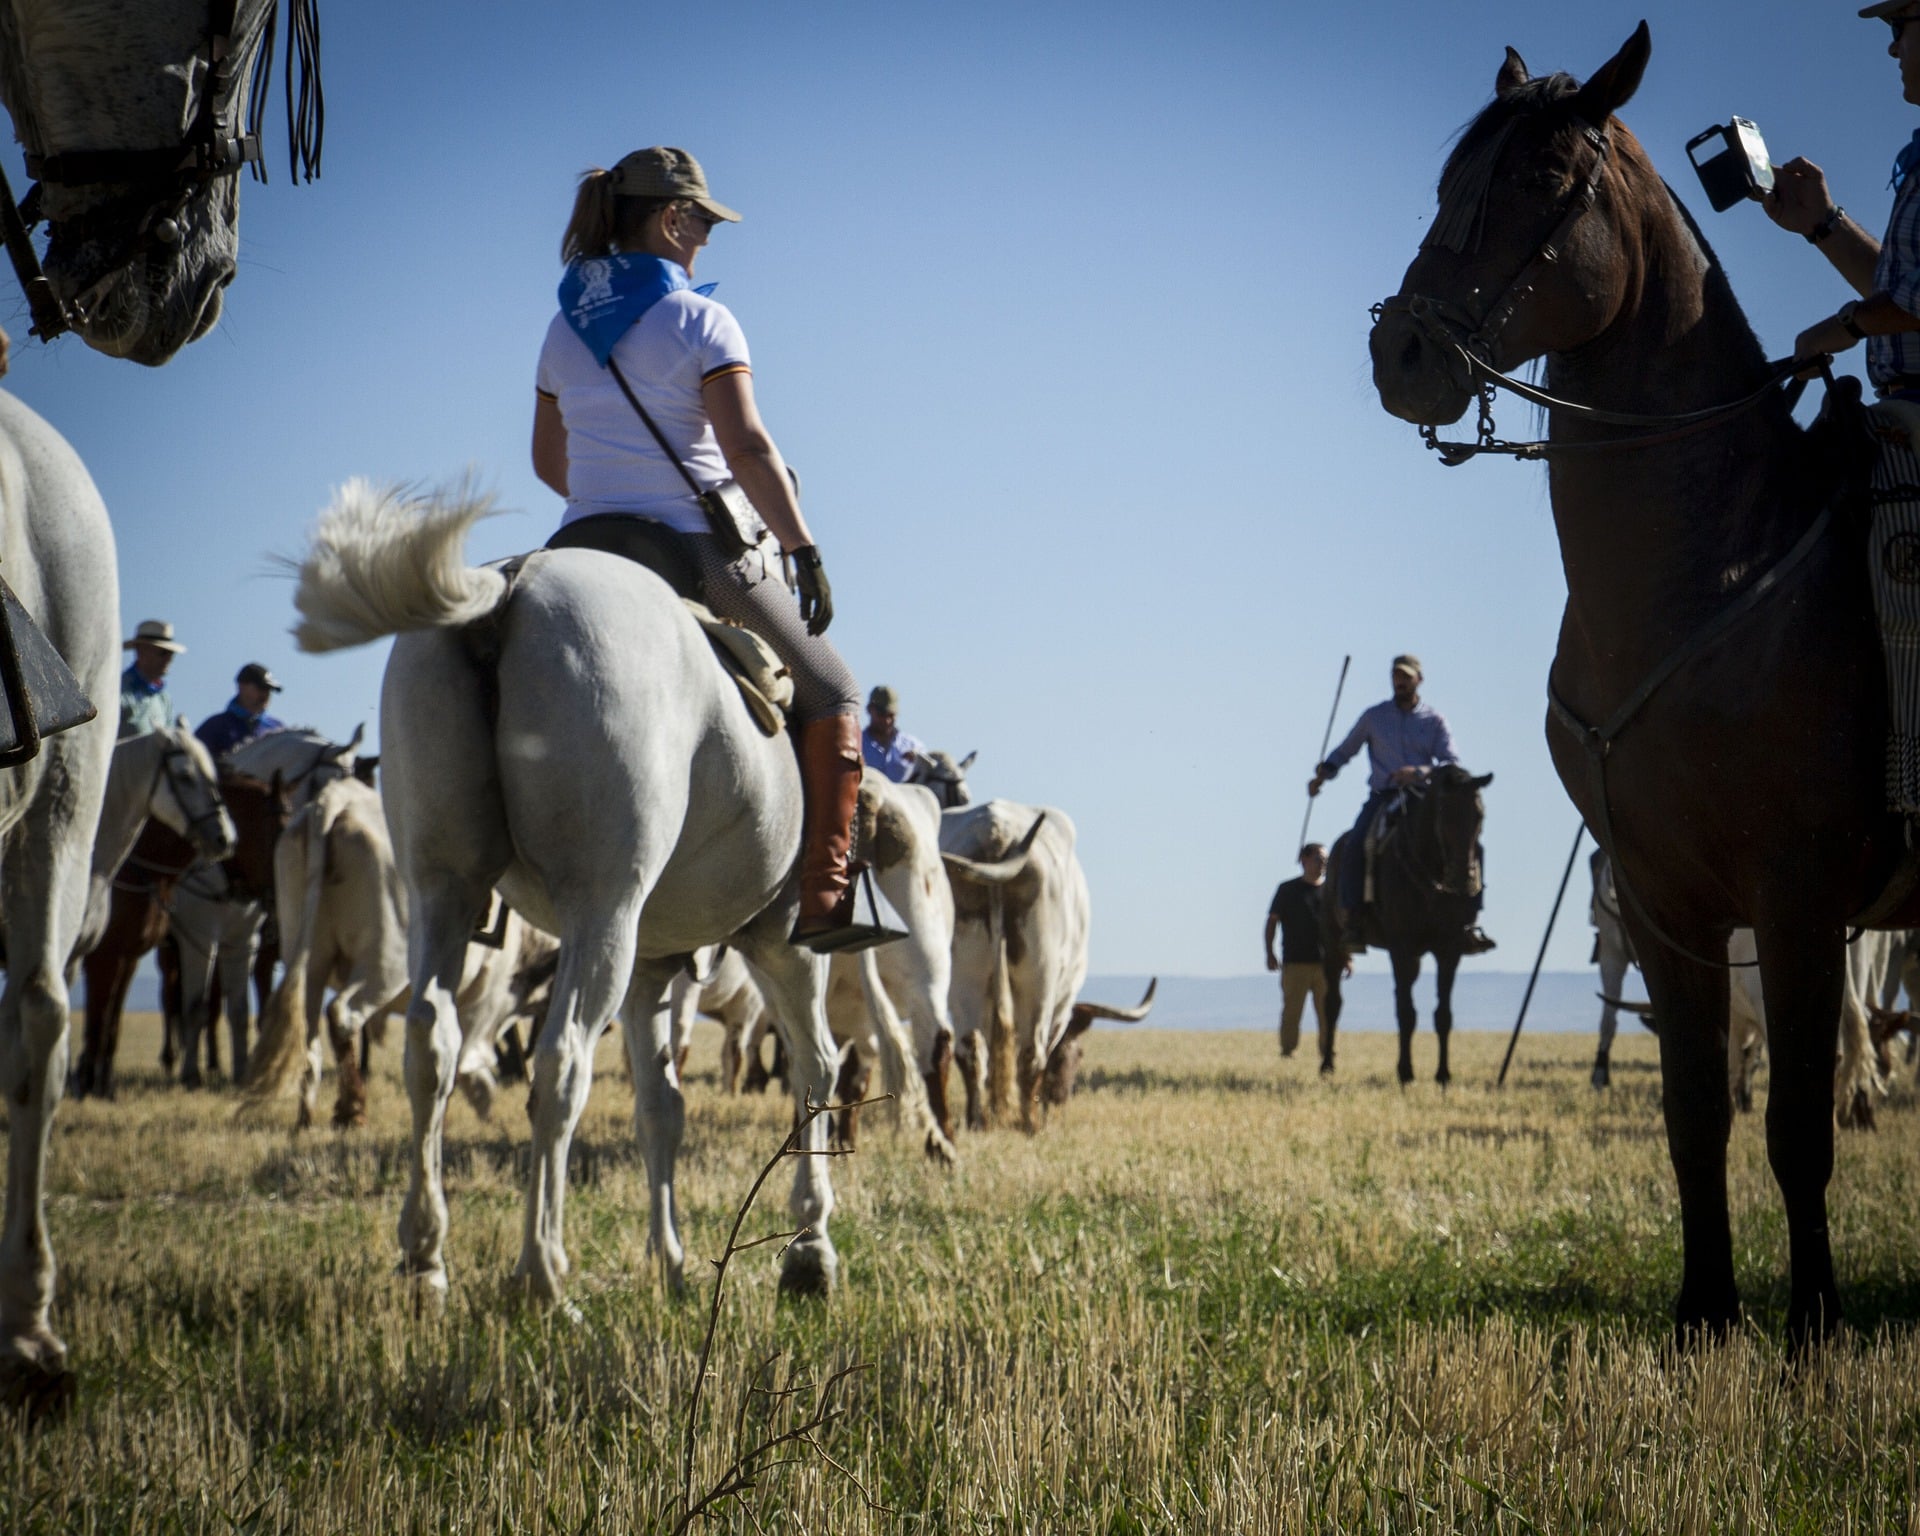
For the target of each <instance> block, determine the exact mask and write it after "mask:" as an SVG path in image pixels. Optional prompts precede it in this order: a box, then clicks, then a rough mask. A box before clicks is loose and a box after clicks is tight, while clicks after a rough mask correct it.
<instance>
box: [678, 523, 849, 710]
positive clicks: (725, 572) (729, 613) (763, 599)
mask: <svg viewBox="0 0 1920 1536" xmlns="http://www.w3.org/2000/svg"><path fill="white" fill-rule="evenodd" d="M682 537H683V538H685V539H686V541H687V547H688V548H689V549H690V550H691V551H692V553H693V556H694V558H695V559H696V560H697V561H698V562H699V565H700V581H701V585H702V586H703V587H704V588H705V590H704V591H703V592H702V594H701V599H702V601H704V602H705V603H706V605H707V606H708V607H709V608H711V609H712V610H713V611H714V612H715V613H716V614H718V615H719V616H720V617H721V618H723V619H732V620H733V621H734V622H735V623H737V624H742V625H744V626H745V627H746V628H748V629H750V630H752V631H753V632H754V633H755V634H756V635H758V636H759V637H760V638H761V639H762V640H764V641H766V642H767V644H768V645H770V646H772V647H773V649H774V653H775V654H776V655H778V656H779V658H780V659H781V661H783V662H785V663H786V667H787V671H788V672H790V673H791V674H792V675H793V718H794V720H795V721H796V722H797V723H801V724H804V723H805V722H807V721H809V720H824V719H826V717H827V716H829V715H857V714H858V713H859V712H860V685H859V684H858V683H856V682H855V681H854V680H853V673H852V672H851V671H849V670H848V669H847V664H846V663H845V662H844V661H842V660H841V659H840V653H839V652H838V651H836V650H835V649H834V648H833V643H832V642H831V641H829V640H828V639H827V638H826V636H824V635H810V634H808V633H807V626H806V625H805V624H804V623H802V622H801V619H800V605H799V603H798V602H797V601H796V600H795V598H794V595H793V593H792V592H791V591H789V590H788V588H787V584H786V582H785V581H784V580H782V578H781V572H780V557H779V555H778V554H777V553H776V552H775V550H774V547H773V545H772V544H771V543H770V542H769V543H764V544H760V545H758V546H756V547H755V548H753V549H750V550H748V551H747V552H746V553H745V554H744V555H741V556H740V557H739V558H738V559H736V560H728V559H727V558H726V557H725V556H724V555H722V554H721V552H720V541H719V540H718V539H716V538H714V537H713V535H712V534H708V533H689V534H684V535H682Z"/></svg>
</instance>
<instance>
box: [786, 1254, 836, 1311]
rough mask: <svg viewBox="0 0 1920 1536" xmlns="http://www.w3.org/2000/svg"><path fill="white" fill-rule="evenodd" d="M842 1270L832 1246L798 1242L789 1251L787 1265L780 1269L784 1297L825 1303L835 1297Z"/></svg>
mask: <svg viewBox="0 0 1920 1536" xmlns="http://www.w3.org/2000/svg"><path fill="white" fill-rule="evenodd" d="M839 1269H840V1256H839V1255H838V1254H836V1253H835V1252H834V1251H833V1247H832V1245H831V1244H830V1243H825V1242H821V1241H817V1240H816V1241H813V1242H796V1243H794V1244H793V1246H792V1247H790V1248H788V1249H787V1257H786V1262H785V1263H783V1264H782V1265H781V1266H780V1294H781V1296H782V1297H788V1296H792V1297H813V1298H815V1299H819V1300H825V1299H826V1298H827V1297H828V1296H831V1295H832V1294H833V1287H834V1282H835V1281H836V1280H837V1279H838V1277H839Z"/></svg>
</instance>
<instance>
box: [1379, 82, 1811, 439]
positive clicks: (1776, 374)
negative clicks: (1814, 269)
mask: <svg viewBox="0 0 1920 1536" xmlns="http://www.w3.org/2000/svg"><path fill="white" fill-rule="evenodd" d="M1575 124H1576V126H1577V127H1578V128H1579V131H1580V136H1581V138H1582V139H1584V140H1585V141H1586V142H1587V143H1588V144H1591V145H1592V146H1593V151H1594V153H1593V161H1592V163H1591V164H1590V165H1589V166H1588V167H1587V174H1586V177H1585V178H1584V179H1583V180H1582V181H1581V183H1580V185H1579V186H1577V187H1575V188H1574V190H1573V191H1572V192H1571V193H1570V194H1569V195H1568V197H1567V199H1566V201H1565V202H1563V203H1562V204H1561V211H1560V218H1559V220H1558V221H1557V222H1556V223H1555V224H1554V227H1553V229H1552V231H1551V232H1550V233H1549V234H1548V235H1547V236H1546V238H1545V239H1543V240H1542V241H1541V242H1540V243H1539V244H1538V245H1536V246H1535V247H1534V249H1533V253H1532V254H1531V255H1530V256H1528V257H1527V259H1526V260H1525V261H1524V262H1523V263H1521V266H1520V269H1519V270H1518V271H1517V272H1515V273H1514V275H1513V276H1512V277H1511V278H1510V279H1508V281H1507V284H1506V286H1505V287H1503V288H1502V289H1501V290H1500V291H1499V293H1497V294H1496V295H1495V296H1494V298H1493V301H1492V302H1491V303H1490V304H1488V305H1487V308H1486V310H1485V312H1484V313H1483V314H1482V315H1481V316H1480V318H1479V319H1477V320H1476V319H1475V318H1474V317H1473V316H1471V315H1469V314H1468V313H1467V312H1466V311H1465V310H1464V309H1462V308H1461V307H1460V306H1459V305H1457V304H1454V303H1452V302H1451V301H1449V300H1447V299H1438V298H1434V297H1432V296H1431V295H1429V294H1424V293H1412V294H1407V293H1399V294H1395V295H1394V296H1393V297H1392V298H1389V299H1382V300H1381V301H1380V302H1379V303H1378V304H1376V305H1374V306H1373V309H1372V311H1371V313H1372V315H1373V321H1374V324H1375V325H1378V324H1379V323H1380V321H1381V320H1382V319H1384V318H1385V317H1386V316H1387V315H1391V314H1405V315H1407V316H1408V317H1409V318H1410V319H1411V320H1412V321H1413V323H1414V325H1415V327H1416V328H1417V329H1418V330H1419V331H1420V333H1421V334H1422V335H1423V336H1424V337H1426V339H1427V340H1428V341H1429V342H1431V343H1432V344H1433V345H1434V347H1435V348H1436V349H1437V350H1438V351H1439V353H1440V355H1441V356H1442V357H1443V358H1445V359H1446V361H1447V371H1448V372H1449V374H1450V375H1451V376H1452V377H1453V379H1454V381H1455V382H1456V383H1457V384H1459V385H1460V387H1461V388H1463V389H1465V390H1466V391H1467V392H1468V393H1469V394H1472V395H1474V396H1475V397H1476V399H1477V401H1478V403H1479V408H1480V419H1479V424H1478V430H1477V432H1476V434H1475V438H1474V441H1472V442H1470V443H1461V442H1448V441H1444V440H1442V438H1441V436H1440V432H1439V429H1438V428H1437V427H1432V426H1423V427H1421V428H1420V439H1421V441H1422V442H1424V443H1425V444H1426V445H1427V447H1428V448H1430V449H1432V450H1433V451H1434V452H1435V453H1438V454H1439V455H1440V462H1441V463H1443V464H1446V465H1448V466H1449V467H1451V466H1453V465H1456V464H1464V463H1466V462H1467V460H1468V459H1471V458H1473V457H1475V456H1476V455H1478V454H1482V453H1495V454H1507V455H1509V456H1511V457H1513V458H1518V459H1544V458H1546V457H1547V456H1548V455H1549V454H1552V453H1579V452H1592V451H1596V450H1602V449H1608V448H1648V447H1652V446H1653V445H1655V444H1657V443H1668V442H1673V441H1675V440H1677V439H1679V438H1683V437H1691V436H1692V435H1693V434H1694V433H1696V432H1704V431H1706V430H1707V429H1708V428H1710V427H1715V426H1719V425H1720V424H1721V423H1723V422H1726V421H1731V420H1732V419H1733V418H1734V417H1736V416H1739V415H1742V414H1743V413H1745V412H1746V411H1747V410H1749V409H1751V408H1752V407H1754V406H1756V405H1758V404H1759V403H1760V402H1761V401H1762V400H1765V399H1766V398H1767V397H1768V396H1769V395H1771V394H1772V393H1773V391H1774V389H1775V387H1776V386H1777V385H1779V384H1780V383H1781V382H1782V381H1783V380H1786V379H1788V378H1790V377H1791V376H1792V375H1794V374H1796V373H1798V372H1800V371H1801V370H1802V369H1804V368H1807V367H1809V366H1816V365H1817V366H1818V367H1819V368H1820V369H1821V370H1822V371H1823V372H1824V371H1825V370H1826V366H1827V365H1828V364H1829V363H1831V362H1832V359H1831V358H1830V357H1821V358H1817V359H1816V358H1782V359H1780V360H1779V361H1778V362H1774V363H1770V364H1768V369H1767V381H1766V382H1765V383H1764V384H1762V385H1761V386H1760V387H1759V388H1758V389H1756V390H1754V391H1753V392H1752V393H1751V394H1747V395H1742V396H1741V397H1740V398H1739V399H1737V400H1731V401H1728V402H1727V403H1726V404H1724V405H1713V406H1708V407H1706V408H1705V409H1703V410H1697V411H1679V412H1675V413H1673V414H1670V415H1657V416H1649V415H1642V414H1639V413H1636V412H1631V411H1609V410H1603V409H1601V408H1600V407H1598V406H1592V405H1582V404H1579V403H1578V402H1576V401H1572V400H1560V399H1556V398H1555V397H1554V396H1552V395H1549V394H1548V393H1547V392H1546V391H1545V390H1542V389H1537V388H1535V387H1534V386H1533V385H1531V384H1527V383H1525V382H1523V381H1522V380H1519V379H1516V378H1513V377H1511V376H1510V375H1508V374H1504V373H1502V372H1501V371H1500V370H1499V369H1498V368H1496V367H1494V365H1493V364H1492V363H1491V362H1489V361H1488V358H1489V357H1490V356H1491V355H1492V353H1493V350H1494V348H1495V346H1496V345H1497V344H1498V342H1499V340H1500V335H1501V333H1502V332H1503V331H1505V330H1506V328H1507V325H1508V323H1509V322H1510V321H1511V320H1512V319H1513V317H1514V314H1515V312H1516V311H1517V310H1518V309H1519V307H1520V305H1521V302H1522V301H1523V300H1525V299H1526V298H1528V297H1529V296H1530V295H1531V294H1532V293H1533V291H1534V285H1535V283H1536V282H1537V281H1538V280H1539V276H1540V274H1541V273H1542V272H1543V271H1544V270H1545V269H1546V268H1548V267H1551V266H1554V265H1555V264H1556V263H1558V262H1559V260H1560V253H1561V252H1562V251H1563V250H1565V249H1566V245H1567V241H1568V240H1569V239H1570V238H1571V237H1572V235H1573V230H1574V226H1575V225H1577V224H1578V223H1579V222H1580V220H1581V219H1583V218H1584V217H1586V215H1587V214H1588V213H1590V212H1592V210H1593V208H1594V205H1595V204H1596V203H1597V202H1598V201H1599V197H1600V181H1601V177H1602V175H1603V174H1604V173H1605V171H1606V166H1607V160H1608V158H1609V157H1610V156H1611V154H1612V151H1613V140H1612V139H1611V138H1609V137H1608V135H1607V133H1606V130H1604V129H1602V128H1596V127H1594V126H1593V124H1591V123H1588V122H1583V121H1580V120H1579V119H1577V118H1576V119H1575ZM1436 222H1437V221H1436ZM1805 388H1806V382H1805V381H1804V380H1802V379H1794V380H1793V382H1792V383H1790V384H1788V385H1787V391H1786V400H1787V409H1788V410H1792V409H1793V407H1794V406H1795V405H1796V404H1797V403H1798V402H1799V399H1800V394H1801V391H1802V390H1804V389H1805ZM1502 389H1504V390H1506V391H1507V392H1508V393H1510V394H1513V395H1517V396H1518V397H1519V398H1520V399H1522V400H1525V401H1527V402H1528V403H1530V404H1532V405H1538V406H1544V407H1545V408H1547V409H1548V410H1557V411H1565V412H1567V413H1569V414H1570V415H1573V416H1577V417H1579V418H1580V419H1582V420H1584V421H1590V422H1594V423H1597V424H1600V425H1604V426H1614V427H1641V428H1649V429H1652V430H1650V431H1647V432H1643V433H1640V434H1639V435H1636V436H1633V437H1612V438H1605V439H1601V440H1599V441H1596V442H1583V443H1554V442H1544V441H1542V442H1525V443H1515V442H1507V441H1505V440H1503V439H1502V438H1500V437H1499V436H1497V435H1496V432H1495V428H1494V420H1493V402H1494V396H1495V394H1496V392H1497V391H1498V390H1502Z"/></svg>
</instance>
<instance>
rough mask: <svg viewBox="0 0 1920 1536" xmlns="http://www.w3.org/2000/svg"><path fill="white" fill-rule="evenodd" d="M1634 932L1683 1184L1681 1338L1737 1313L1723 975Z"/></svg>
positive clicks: (1725, 1323)
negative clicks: (1656, 1028) (1657, 1024)
mask: <svg viewBox="0 0 1920 1536" xmlns="http://www.w3.org/2000/svg"><path fill="white" fill-rule="evenodd" d="M1633 939H1634V947H1635V949H1636V950H1637V951H1638V953H1639V954H1640V956H1641V968H1642V970H1643V971H1644V972H1645V974H1646V978H1647V992H1648V995H1649V996H1650V997H1651V998H1652V1000H1653V1010H1654V1014H1655V1016H1656V1017H1657V1018H1658V1019H1659V1020H1660V1037H1659V1038H1660V1079H1661V1081H1660V1101H1661V1108H1662V1110H1663V1111H1664V1113H1665V1117H1666V1126H1667V1154H1668V1156H1669V1158H1670V1159H1671V1160H1672V1162H1673V1173H1674V1179H1675V1182H1676V1183H1677V1184H1678V1186H1679V1190H1680V1231H1681V1241H1682V1243H1683V1245H1684V1248H1685V1256H1686V1257H1685V1265H1684V1269H1683V1273H1682V1278H1681V1282H1680V1297H1679V1301H1678V1303H1677V1304H1676V1306H1675V1309H1674V1320H1675V1323H1676V1325H1677V1327H1678V1330H1679V1334H1680V1337H1681V1340H1682V1341H1683V1342H1690V1341H1691V1340H1693V1339H1694V1338H1695V1337H1697V1336H1700V1335H1708V1336H1713V1337H1719V1336H1722V1335H1724V1334H1725V1333H1727V1332H1728V1331H1729V1330H1730V1329H1731V1328H1732V1327H1733V1326H1734V1324H1735V1323H1736V1322H1737V1321H1738V1320H1739V1317H1740V1293H1739V1290H1738V1289H1737V1288H1736V1286H1735V1285H1734V1281H1733V1237H1732V1231H1731V1228H1730V1226H1729V1223H1728V1216H1727V1137H1728V1135H1729V1134H1730V1132H1731V1131H1732V1128H1733V1107H1732V1104H1731V1101H1730V1100H1729V1099H1728V1097H1727V973H1726V972H1725V971H1723V970H1720V969H1718V968H1716V967H1710V966H1705V965H1701V964H1699V963H1698V962H1696V961H1694V960H1691V959H1688V958H1686V957H1685V956H1683V955H1679V954H1677V953H1675V952H1674V951H1673V950H1670V949H1669V948H1668V947H1667V946H1666V944H1665V943H1664V942H1662V941H1661V940H1659V939H1656V938H1654V937H1653V935H1652V934H1650V933H1641V932H1638V931H1636V932H1635V933H1634V935H1633ZM1681 941H1682V942H1683V943H1685V944H1687V946H1688V947H1689V948H1691V949H1694V950H1696V951H1700V952H1702V953H1709V954H1710V953H1712V952H1713V951H1714V949H1715V948H1716V947H1717V946H1716V945H1715V943H1714V941H1713V939H1712V938H1710V937H1707V936H1705V935H1699V934H1694V933H1690V932H1687V931H1684V930H1683V932H1682V935H1681ZM1723 942H1724V941H1723ZM1828 1081H1829V1082H1830V1081H1831V1076H1830V1074H1829V1076H1828Z"/></svg>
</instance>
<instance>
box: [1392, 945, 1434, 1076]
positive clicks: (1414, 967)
mask: <svg viewBox="0 0 1920 1536" xmlns="http://www.w3.org/2000/svg"><path fill="white" fill-rule="evenodd" d="M1392 954H1393V1016H1394V1018H1395V1019H1396V1020H1397V1021H1398V1022H1399V1025H1400V1063H1399V1065H1398V1066H1397V1067H1396V1068H1395V1069H1394V1070H1395V1072H1396V1073H1397V1074H1398V1075H1399V1078H1400V1086H1401V1087H1403V1088H1404V1087H1405V1086H1406V1085H1407V1084H1408V1083H1410V1082H1412V1081H1413V1031H1414V1028H1415V1027H1416V1026H1417V1025H1418V1024H1419V1022H1420V1016H1419V1015H1418V1014H1417V1013H1415V1012H1414V1011H1413V984H1414V983H1415V982H1416V981H1418V980H1419V979H1420V951H1419V950H1417V949H1396V950H1394V951H1392ZM1443 1059H1444V1058H1443Z"/></svg>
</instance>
